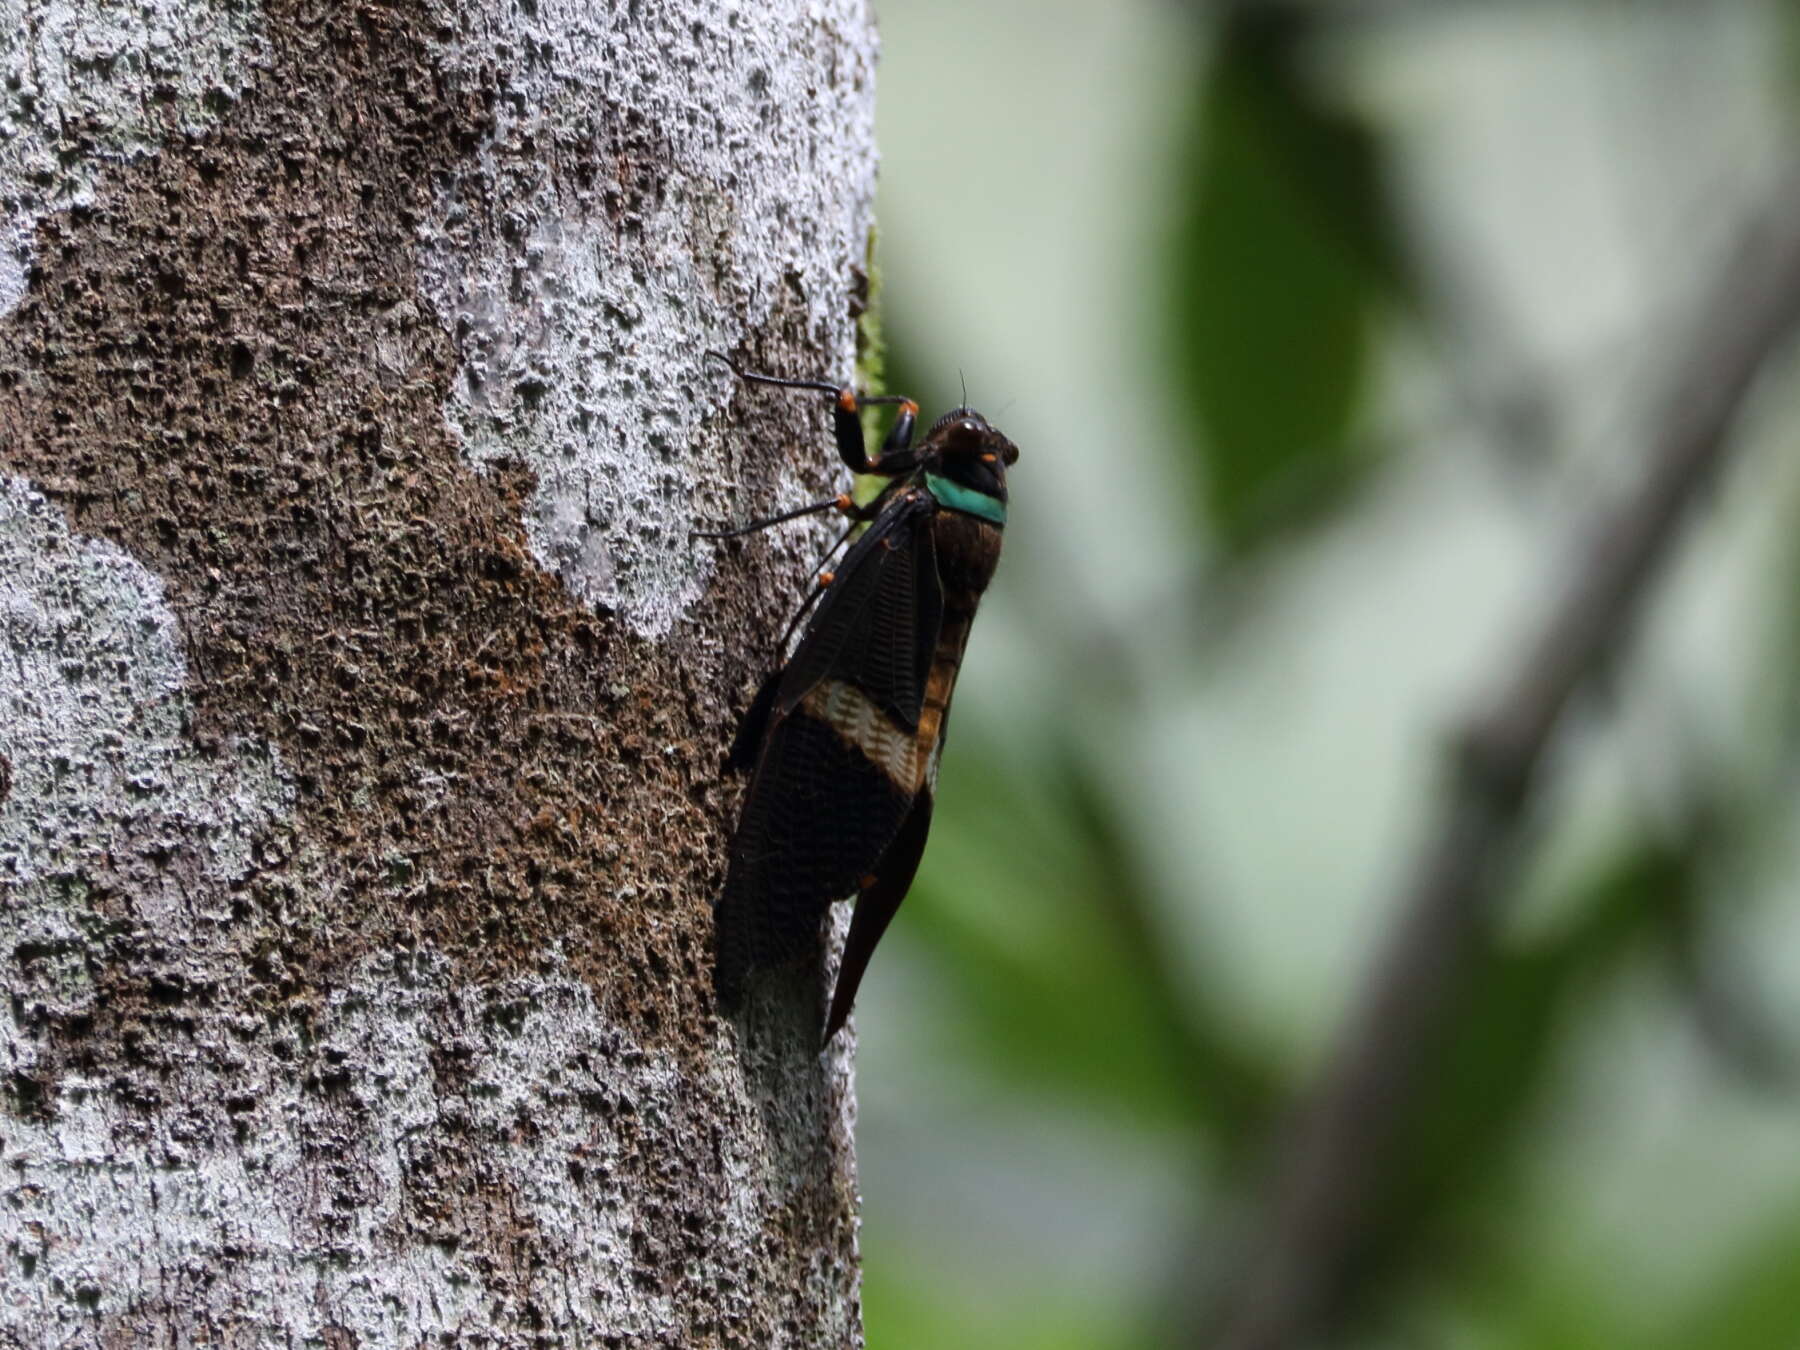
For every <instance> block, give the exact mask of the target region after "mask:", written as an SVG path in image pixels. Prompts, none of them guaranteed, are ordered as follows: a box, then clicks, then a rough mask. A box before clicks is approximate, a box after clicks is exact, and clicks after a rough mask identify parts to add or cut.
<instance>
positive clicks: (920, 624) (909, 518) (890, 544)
mask: <svg viewBox="0 0 1800 1350" xmlns="http://www.w3.org/2000/svg"><path fill="white" fill-rule="evenodd" d="M840 588H841V589H840ZM826 599H827V603H824V604H822V605H821V606H820V610H819V613H818V614H817V615H815V616H814V619H813V622H812V623H811V624H810V625H809V626H808V628H807V631H806V635H805V637H804V638H802V640H801V643H800V647H799V649H798V650H797V651H796V652H795V654H794V659H793V660H792V661H790V662H789V663H788V666H787V669H786V670H785V671H784V672H783V674H782V677H781V681H780V686H779V691H778V693H777V695H776V697H775V700H774V705H773V707H772V708H771V709H770V710H769V714H768V724H767V732H766V735H765V737H764V740H763V745H762V750H761V753H760V754H759V755H758V756H757V761H756V771H755V774H754V775H753V776H752V778H751V781H750V786H749V788H748V789H747V791H746V794H745V798H744V808H743V814H742V816H741V817H740V819H739V821H738V829H737V834H736V836H735V837H734V839H733V841H732V847H731V858H730V862H729V865H728V870H727V872H726V878H725V889H724V892H723V894H722V895H721V896H720V898H719V903H718V905H717V907H716V923H717V929H718V951H717V966H716V972H715V983H716V987H717V992H718V995H719V1000H720V1003H721V1004H722V1005H723V1006H724V1007H726V1008H727V1009H730V1008H732V1007H734V1006H735V1005H736V1004H737V1003H738V1001H739V1000H740V998H741V995H742V990H743V985H744V981H745V979H746V978H747V976H748V975H749V974H750V972H752V971H754V970H760V969H767V968H769V967H771V966H777V965H780V964H783V963H784V962H787V961H789V960H793V959H795V958H797V957H800V956H803V955H805V954H807V953H808V952H811V951H813V950H814V949H815V947H816V945H817V942H818V932H819V920H820V918H821V917H822V916H823V914H824V912H825V910H826V908H827V907H828V906H829V905H830V904H831V903H832V901H834V900H841V899H845V898H847V897H848V896H850V895H852V894H854V893H855V892H856V891H857V890H859V889H860V888H861V883H862V880H863V878H864V877H866V876H868V875H869V874H870V873H871V872H872V871H873V869H874V867H875V864H876V863H877V861H878V860H879V859H880V858H881V857H882V854H883V853H884V852H885V851H886V850H887V848H888V845H889V844H890V843H891V842H892V840H893V839H894V836H895V835H896V834H897V833H898V832H899V830H900V827H901V824H902V822H904V821H905V820H906V817H907V813H908V811H909V810H910V809H911V808H912V804H913V799H914V797H915V796H916V795H917V792H918V786H919V784H918V782H917V781H916V780H917V779H918V777H919V773H918V768H919V761H920V755H919V753H918V746H917V740H918V735H917V724H918V716H919V708H920V706H921V704H922V703H923V699H924V688H925V680H926V676H927V674H928V673H929V668H930V653H931V651H932V650H933V649H934V647H935V645H936V642H937V636H938V631H937V630H938V628H939V626H940V625H941V624H942V620H943V596H942V591H941V588H940V586H939V583H938V578H937V570H936V560H935V554H934V553H933V550H932V544H931V530H930V509H929V505H927V507H926V509H924V510H920V509H917V508H916V507H915V506H914V505H913V504H912V503H907V502H901V503H897V504H896V506H895V507H894V508H893V509H891V510H890V511H889V512H887V513H884V514H883V515H882V517H881V518H880V519H878V520H877V521H876V523H875V525H874V526H872V527H871V529H870V530H869V532H868V533H867V534H865V535H864V537H863V538H862V539H861V540H859V541H858V543H857V546H856V548H854V549H852V550H851V553H850V555H849V556H848V557H846V558H845V560H844V563H843V565H842V566H841V567H840V569H839V574H838V577H837V579H836V580H835V581H834V582H833V583H832V586H831V590H830V591H829V592H827V597H826ZM921 628H923V629H925V630H926V631H925V632H924V633H923V634H921V632H920V629H921ZM921 650H922V651H923V652H924V653H925V656H924V659H923V660H922V661H921V659H920V657H919V652H920V651H921Z"/></svg>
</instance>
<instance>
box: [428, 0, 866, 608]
mask: <svg viewBox="0 0 1800 1350" xmlns="http://www.w3.org/2000/svg"><path fill="white" fill-rule="evenodd" d="M443 25H444V28H445V30H446V31H448V32H452V33H454V34H455V36H454V37H453V38H452V39H451V40H450V41H449V42H448V44H447V51H446V56H445V61H446V64H448V65H449V66H450V67H451V68H452V69H455V70H458V71H461V72H463V73H464V75H465V76H466V77H468V78H471V79H473V78H475V77H476V76H477V75H480V76H481V77H482V78H492V79H497V80H498V82H499V85H500V88H499V90H498V98H497V100H496V102H495V112H494V119H495V121H494V130H493V134H492V136H491V137H490V138H489V139H488V141H487V142H486V143H485V144H483V145H482V147H481V148H480V150H479V151H478V153H477V154H476V156H475V158H474V161H473V162H472V163H471V165H470V167H469V169H468V170H467V172H466V174H465V175H464V176H463V177H461V178H459V179H457V180H455V181H451V182H448V183H445V184H442V185H440V186H441V192H440V201H441V204H442V205H441V211H440V213H439V215H438V217H437V218H436V219H434V220H431V221H428V222H426V223H425V224H424V225H423V226H422V227H421V231H420V241H421V254H422V276H423V287H424V289H425V292H426V295H427V298H428V299H429V300H430V302H431V303H432V304H433V305H434V306H435V307H436V309H437V312H438V314H439V315H440V317H441V319H442V321H443V323H444V325H445V327H446V328H447V329H448V330H449V332H450V333H451V335H452V338H453V340H454V342H455V345H456V349H457V353H458V357H459V360H460V375H459V378H458V380H457V382H456V384H455V385H454V387H453V389H452V391H451V394H450V396H449V399H448V402H447V405H446V408H445V414H446V417H447V418H448V420H449V422H450V423H451V425H452V426H453V427H454V428H455V430H456V431H457V432H458V433H459V434H460V436H461V439H462V443H463V446H464V449H465V453H466V454H467V455H468V457H469V458H470V459H471V460H473V461H474V462H476V463H478V464H482V463H488V462H491V461H493V460H495V459H497V458H501V457H509V458H515V459H518V460H520V461H522V462H523V463H525V464H527V465H529V466H530V467H531V469H532V470H533V471H534V472H535V474H536V476H537V493H536V497H535V499H534V501H533V503H532V505H531V508H530V512H529V515H528V518H527V520H526V522H525V523H526V529H527V533H528V535H529V538H530V541H531V546H532V549H533V551H534V553H535V554H536V556H537V558H538V559H539V561H540V562H541V563H542V564H543V565H544V566H545V567H546V568H548V569H550V570H553V571H554V572H555V573H556V574H557V575H558V576H560V577H561V578H562V580H563V582H564V584H565V585H566V586H567V587H568V589H569V590H570V591H571V592H572V593H573V594H575V595H576V596H578V597H580V598H581V599H582V600H583V601H585V602H587V603H589V604H591V605H596V606H605V607H609V608H612V609H616V610H618V611H619V612H620V613H621V614H622V616H623V617H624V618H625V619H626V621H627V622H628V623H630V624H631V626H632V627H633V628H634V629H636V630H637V631H638V632H640V633H642V634H644V635H646V636H658V635H661V634H663V633H666V632H667V631H668V630H669V628H670V627H671V626H672V625H673V624H674V622H675V621H676V619H677V618H678V617H679V616H680V614H681V613H682V611H683V609H684V608H685V607H686V606H687V605H688V604H689V603H691V602H692V601H693V600H694V599H695V598H697V597H698V595H699V594H700V592H701V589H702V587H703V586H704V583H705V579H706V575H707V572H708V570H709V567H710V562H709V558H708V555H707V554H706V553H705V552H704V551H697V550H695V549H694V548H692V547H691V545H690V543H689V540H688V537H687V532H688V530H689V529H690V528H691V527H692V526H693V524H694V523H695V522H694V508H693V501H694V490H695V489H694V485H695V483H696V481H697V480H702V479H704V478H707V477H709V476H712V475H713V474H714V472H715V466H714V465H713V464H712V463H709V462H707V455H708V454H715V453H717V450H718V446H717V445H716V443H715V444H710V445H708V444H704V443H703V440H702V427H703V425H704V424H705V423H706V422H707V421H708V420H709V419H711V418H713V417H714V416H715V415H716V414H717V412H718V409H719V407H720V406H721V404H722V402H723V400H724V399H725V398H726V397H727V396H728V393H729V389H730V382H729V380H728V379H727V378H726V377H725V375H724V374H723V372H722V371H721V370H720V369H719V368H718V367H717V366H716V365H709V364H708V363H707V362H706V360H705V357H704V353H705V350H706V349H707V348H718V349H722V350H730V349H733V348H736V347H737V346H738V345H739V344H740V343H741V342H742V341H743V340H744V339H745V337H746V336H747V335H749V334H752V333H754V332H755V330H757V329H758V328H759V327H761V326H762V325H764V324H765V323H766V322H767V321H769V320H770V318H771V316H772V315H774V314H775V313H776V311H777V309H778V308H779V309H780V310H781V312H782V314H783V315H784V316H785V317H786V320H787V321H788V322H789V323H792V321H793V317H794V315H795V314H796V313H798V314H799V315H800V316H802V317H801V321H800V324H799V327H800V328H801V329H802V330H803V331H804V332H805V333H806V335H807V341H808V342H809V343H810V344H811V345H813V347H814V349H815V350H817V351H820V352H823V353H827V354H828V356H827V360H826V363H825V368H823V369H821V370H817V371H807V372H804V373H806V374H809V375H814V376H820V377H829V378H832V379H848V378H849V376H850V374H851V366H852V362H853V359H854V333H853V326H852V320H851V315H850V303H849V302H850V288H851V285H852V282H853V276H854V270H855V268H856V267H857V265H858V264H860V263H861V261H862V259H863V252H864V247H865V243H866V240H867V236H868V228H869V222H870V204H871V199H872V194H873V188H874V170H875V150H874V128H873V97H872V82H873V74H874V71H873V65H874V53H873V50H872V47H871V45H870V43H869V39H868V33H869V23H868V17H867V12H866V6H865V4H864V3H863V0H816V2H815V3H813V4H810V5H803V6H797V7H791V8H790V7H787V6H765V5H761V4H757V3H754V2H753V0H742V2H741V3H737V4H727V5H723V6H720V7H718V8H716V9H711V10H709V11H707V12H706V13H705V14H704V15H703V16H701V17H695V16H694V15H693V14H692V13H691V12H690V11H688V10H684V9H679V8H672V7H671V8H666V7H664V6H660V5H654V4H645V5H642V6H638V5H632V6H624V5H604V6H601V5H591V4H588V3H585V0H540V2H539V3H537V4H532V5H524V4H515V3H512V2H511V0H489V3H487V4H486V5H483V6H472V7H468V8H467V9H464V7H460V6H459V7H457V10H456V11H455V12H449V11H447V12H446V13H445V14H444V15H443ZM675 71H678V72H680V78H679V79H672V78H670V73H671V72H675ZM495 201H500V202H505V203H507V204H508V207H507V209H506V210H505V211H503V212H496V211H494V210H492V209H491V205H490V204H491V203H493V202H495ZM782 450H783V447H781V446H779V445H759V446H749V447H742V453H744V454H763V455H768V456H770V457H771V458H773V457H776V456H779V455H780V454H781V453H782Z"/></svg>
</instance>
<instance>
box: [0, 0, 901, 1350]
mask: <svg viewBox="0 0 1800 1350" xmlns="http://www.w3.org/2000/svg"><path fill="white" fill-rule="evenodd" d="M873 63H874V38H873V31H872V22H871V19H870V17H869V14H868V12H867V9H866V5H865V4H864V3H863V0H610V2H609V0H584V2H582V3H577V2H576V0H419V2H418V3H413V4H401V3H377V2H376V0H364V2H363V3H347V2H346V0H306V2H304V3H267V4H265V5H263V6H262V7H260V8H259V7H256V6H253V5H250V4H248V3H245V2H244V0H141V2H139V3H133V4H131V5H125V4H121V3H117V0H0V67H3V68H4V74H5V76H6V81H5V85H4V88H3V89H0V213H3V215H0V626H3V627H4V631H5V650H4V652H0V973H3V978H4V980H5V983H6V986H7V990H8V992H9V994H10V998H9V999H8V1001H7V1003H6V1005H5V1007H4V1008H0V1076H3V1081H0V1344H3V1345H8V1346H12V1345H17V1346H30V1347H37V1346H41V1345H52V1344H54V1345H76V1346H86V1345H94V1346H99V1345H107V1346H122V1345H150V1344H156V1345H190V1344H207V1345H220V1346H259V1347H260V1346H288V1345H295V1346H299V1345H306V1346H324V1347H331V1350H338V1348H339V1347H352V1346H388V1345H396V1346H399V1345H404V1346H412V1345H421V1344H424V1343H426V1342H429V1343H431V1344H434V1345H435V1344H456V1345H492V1346H515V1345H518V1346H524V1345H545V1346H564V1345H609V1346H612V1345H617V1346H627V1345H629V1346H637V1345H669V1346H683V1347H687V1346H711V1345H721V1346H738V1345H742V1346H758V1347H760V1346H779V1345H794V1346H814V1345H817V1346H840V1345H851V1344H858V1343H860V1339H861V1336H860V1322H859V1313H858V1307H857V1278H858V1276H857V1252H856V1238H855V1184H854V1160H853V1155H852V1151H851V1126H852V1122H853V1115H854V1104H853V1100H852V1097H851V1091H850V1083H849V1058H848V1051H847V1050H845V1049H843V1048H842V1047H840V1048H838V1049H836V1050H833V1051H831V1052H829V1053H827V1054H826V1055H824V1056H821V1055H819V1054H818V1052H817V1034H818V1026H819V1019H820V1016H821V1014H822V1003H821V1001H820V1000H821V988H822V982H823V981H822V973H821V972H820V971H818V970H816V969H814V970H810V971H805V972H801V973H800V974H798V975H797V976H796V978H795V980H794V982H793V987H792V988H791V989H788V990H776V991H774V992H773V993H771V994H769V995H767V996H765V997H764V998H763V999H762V1000H761V1001H760V1002H757V1003H754V1004H753V1005H752V1007H751V1008H750V1009H749V1010H748V1012H747V1013H746V1014H745V1015H744V1016H743V1017H741V1018H739V1019H737V1020H736V1021H733V1022H727V1021H722V1020H720V1019H719V1018H717V1017H716V1016H715V1015H714V1012H713V1007H712V1000H711V988H710V945H711V934H712V920H711V913H710V905H711V899H712V896H713V894H714V893H715V891H716V889H717V886H718V884H719V881H720V879H721V874H722V870H723V868H722V860H723V852H724V842H725V838H726V832H727V830H728V828H729V825H730V818H731V812H732V809H733V806H734V804H735V789H734V788H733V787H732V786H731V785H729V784H727V783H724V782H723V781H722V780H721V778H720V770H719V762H720V758H721V753H722V750H723V747H724V744H725V742H726V740H727V738H728V735H729V726H730V722H731V716H732V712H733V709H734V708H735V707H737V706H739V705H741V703H742V701H743V699H744V698H745V696H746V692H747V689H748V687H749V686H750V684H751V681H752V680H753V678H754V677H755V676H756V675H757V674H758V673H760V671H761V669H762V667H763V666H764V665H765V664H766V663H767V662H768V661H769V660H770V659H772V652H771V646H772V643H773V641H774V639H775V637H776V635H778V633H779V632H780V625H781V622H782V620H783V618H784V617H785V614H784V612H783V611H784V608H785V606H786V604H787V601H786V598H785V596H786V591H787V589H789V586H788V585H787V584H786V583H787V582H788V581H789V579H793V580H797V571H798V570H803V569H797V568H795V566H794V565H793V564H794V563H795V561H796V560H797V559H798V558H799V557H800V556H801V553H802V552H803V551H804V550H803V547H802V544H801V542H799V541H791V542H790V543H788V544H785V545H784V544H782V543H780V542H773V543H770V542H755V543H752V544H749V545H747V546H742V547H738V548H736V550H735V551H734V552H731V553H728V554H721V555H719V557H718V558H717V559H715V555H714V553H713V552H712V551H709V550H705V549H695V548H693V547H692V546H691V545H690V544H689V542H688V540H687V537H686V532H687V530H688V528H689V527H690V525H691V524H693V523H694V521H695V520H696V518H699V519H707V520H714V519H720V518H725V517H741V516H745V515H749V514H752V513H754V512H756V511H758V510H766V509H770V508H772V507H775V506H778V505H785V504H790V503H791V502H792V501H793V500H797V499H798V496H799V494H800V493H801V492H802V491H815V490H819V489H823V488H825V487H826V485H827V484H828V483H829V481H830V479H831V472H830V467H829V451H828V449H827V446H828V441H826V440H824V439H822V436H823V428H824V427H825V425H826V421H825V410H823V409H817V408H810V407H805V406H798V405H795V404H793V403H790V402H786V401H780V400H774V399H759V400H754V401H752V400H749V399H747V398H744V397H740V396H739V395H737V393H736V392H735V391H734V390H732V388H731V387H730V384H729V382H728V379H727V377H726V376H725V375H724V374H723V373H722V372H721V371H718V370H715V369H711V368H709V367H708V366H707V365H706V364H705V363H704V360H703V352H704V351H705V349H707V348H721V349H728V350H734V351H738V352H740V353H743V354H745V355H746V356H748V357H751V358H753V359H754V360H755V361H756V363H757V364H759V365H764V366H770V367H776V368H779V369H782V370H786V371H791V372H793V373H796V374H799V373H805V374H809V375H828V376H831V377H833V378H844V377H847V376H848V375H849V373H850V370H851V368H852V364H853V362H854V360H855V356H856V332H857V327H856V318H857V314H858V312H859V306H860V304H861V303H862V301H861V297H862V296H863V294H864V288H865V287H866V279H865V278H864V277H863V275H862V273H861V271H860V267H861V264H862V262H863V259H864V256H865V250H866V242H867V237H868V230H869V221H870V202H871V193H872V186H873V175H874V150H873V130H872V101H873ZM733 409H736V410H738V411H739V412H742V411H744V410H754V412H755V414H756V416H757V418H758V424H757V425H756V426H755V427H753V428H750V429H745V428H744V427H742V426H738V425H735V424H734V423H733V421H732V420H731V417H732V410H733ZM784 447H797V448H796V449H794V453H793V454H792V455H791V456H790V455H785V454H784V453H783V448H784ZM722 465H723V466H727V467H728V468H729V469H730V470H731V471H732V474H721V473H720V472H719V468H720V466H722ZM732 475H735V477H733V476H732ZM807 560H808V561H810V558H808V559H807ZM719 562H722V563H723V564H724V565H719V566H716V563H719Z"/></svg>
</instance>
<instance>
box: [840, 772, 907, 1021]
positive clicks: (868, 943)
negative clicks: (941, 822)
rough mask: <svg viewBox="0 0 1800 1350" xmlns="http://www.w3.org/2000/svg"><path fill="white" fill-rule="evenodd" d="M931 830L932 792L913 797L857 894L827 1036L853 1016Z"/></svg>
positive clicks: (904, 897)
mask: <svg viewBox="0 0 1800 1350" xmlns="http://www.w3.org/2000/svg"><path fill="white" fill-rule="evenodd" d="M930 830H931V792H930V790H929V789H927V790H925V791H922V792H920V793H919V795H918V796H917V797H915V798H914V799H913V804H912V810H910V811H909V812H907V815H906V820H905V823H904V824H902V825H901V826H900V832H899V833H898V834H896V835H895V836H894V839H893V842H892V843H890V844H889V845H888V846H887V850H886V851H885V852H884V853H883V854H882V855H881V860H880V861H879V862H877V863H876V864H875V867H874V877H875V880H874V883H873V884H872V885H870V886H869V887H868V888H867V889H865V890H864V891H863V892H862V894H861V895H859V896H857V898H856V914H855V916H854V917H853V918H852V919H851V920H850V937H849V939H848V940H847V941H846V942H845V943H844V959H843V962H842V963H841V964H840V965H839V966H838V976H837V988H836V989H835V990H834V991H833V992H832V995H831V1016H830V1017H828V1018H827V1019H826V1021H825V1039H826V1040H828V1041H829V1040H830V1039H831V1038H832V1037H833V1036H835V1035H837V1033H838V1029H839V1028H840V1027H842V1026H843V1025H844V1023H845V1022H846V1021H847V1020H848V1019H849V1017H850V1008H851V1005H852V1004H854V1003H855V1002H856V990H857V986H859V985H860V984H861V983H862V977H863V972H864V971H865V970H867V969H868V968H869V958H870V957H871V956H873V955H874V954H875V944H876V943H878V942H880V941H881V935H882V934H883V933H885V932H886V931H887V926H888V922H889V921H890V920H891V919H892V918H893V917H894V915H895V914H896V913H897V912H898V911H899V909H900V902H901V901H902V900H904V899H906V892H907V891H908V890H909V889H911V887H912V883H913V876H914V875H915V874H916V873H917V872H918V870H919V859H920V858H921V857H922V856H924V853H925V836H926V835H927V834H928V833H929V832H930Z"/></svg>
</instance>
